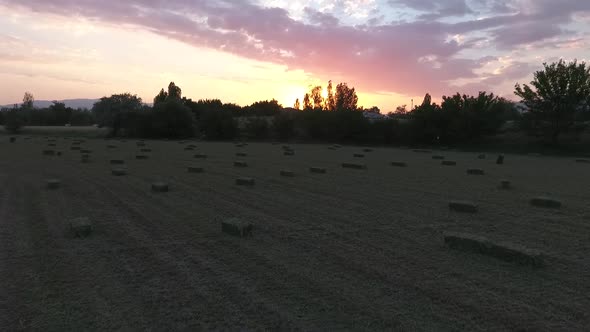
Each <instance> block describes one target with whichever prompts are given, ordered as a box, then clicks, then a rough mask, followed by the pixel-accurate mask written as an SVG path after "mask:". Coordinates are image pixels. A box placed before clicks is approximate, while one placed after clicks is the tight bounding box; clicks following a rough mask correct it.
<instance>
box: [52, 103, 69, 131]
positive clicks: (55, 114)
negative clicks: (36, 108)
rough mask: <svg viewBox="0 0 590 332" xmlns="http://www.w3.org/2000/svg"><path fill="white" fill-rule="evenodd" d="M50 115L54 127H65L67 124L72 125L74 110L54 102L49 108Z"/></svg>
mask: <svg viewBox="0 0 590 332" xmlns="http://www.w3.org/2000/svg"><path fill="white" fill-rule="evenodd" d="M48 111H49V114H50V116H51V117H52V120H53V121H52V123H51V124H52V125H58V126H63V125H64V124H66V123H70V119H71V117H72V111H73V110H72V109H71V108H69V107H66V104H64V103H60V102H58V101H53V104H52V105H51V106H49V109H48Z"/></svg>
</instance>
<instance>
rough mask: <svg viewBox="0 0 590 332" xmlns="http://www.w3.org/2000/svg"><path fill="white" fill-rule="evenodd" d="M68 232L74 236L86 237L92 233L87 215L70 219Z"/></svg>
mask: <svg viewBox="0 0 590 332" xmlns="http://www.w3.org/2000/svg"><path fill="white" fill-rule="evenodd" d="M70 233H71V234H72V236H74V237H80V238H83V237H88V236H90V234H91V233H92V223H91V222H90V219H89V218H87V217H81V218H75V219H72V220H70Z"/></svg>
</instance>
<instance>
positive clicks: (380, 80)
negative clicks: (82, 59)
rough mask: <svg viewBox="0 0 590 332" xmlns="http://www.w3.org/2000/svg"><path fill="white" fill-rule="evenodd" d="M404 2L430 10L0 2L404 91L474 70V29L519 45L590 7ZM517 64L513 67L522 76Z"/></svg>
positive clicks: (555, 32)
mask: <svg viewBox="0 0 590 332" xmlns="http://www.w3.org/2000/svg"><path fill="white" fill-rule="evenodd" d="M479 1H480V2H485V1H486V0H479ZM400 2H402V3H405V4H406V5H408V6H410V5H412V4H414V7H416V6H417V7H416V8H417V9H420V10H427V9H428V8H429V6H433V7H432V8H434V9H435V10H433V11H432V12H431V13H430V14H431V15H430V16H428V13H426V14H425V15H422V16H421V18H420V17H419V18H418V20H417V21H414V22H404V23H390V24H381V25H375V22H373V24H367V25H359V26H350V25H344V24H342V23H341V22H340V20H339V19H338V18H336V17H335V16H333V15H331V14H329V13H324V12H319V11H317V10H315V9H311V8H307V9H306V10H304V14H305V15H306V16H305V18H304V19H303V20H295V19H293V18H291V17H290V15H289V12H288V11H287V10H285V9H281V8H268V7H262V6H260V5H256V4H253V3H251V2H249V1H246V0H234V1H229V0H220V1H189V0H171V1H161V0H145V1H139V0H129V1H119V0H103V1H100V2H98V1H92V0H18V1H17V0H0V5H4V6H6V7H13V8H25V9H31V10H34V11H37V12H42V13H50V14H56V15H63V16H67V17H72V16H81V17H84V18H86V19H89V20H95V21H98V22H102V23H105V24H112V25H131V26H136V27H140V28H143V29H146V30H149V31H152V32H154V33H157V34H160V35H163V36H166V37H168V38H172V39H176V40H180V41H182V42H185V43H188V44H191V45H195V46H199V47H203V46H204V47H209V48H213V49H218V50H222V51H224V52H230V53H233V54H236V55H239V56H243V57H246V58H250V59H256V60H261V61H268V62H273V63H278V64H283V65H286V66H288V67H289V68H291V69H303V70H305V71H307V72H310V73H312V74H314V75H316V76H318V77H321V78H325V79H328V78H334V79H342V80H347V81H349V82H350V83H352V84H354V85H356V86H358V87H360V88H362V89H363V90H365V91H391V92H396V93H401V94H407V95H417V94H418V95H422V94H423V93H424V92H425V91H431V92H432V93H434V94H435V95H436V94H442V93H448V92H449V91H448V89H449V88H448V87H449V84H450V83H449V82H452V81H454V80H458V79H471V78H475V77H477V75H476V74H475V71H476V70H477V69H478V68H481V66H482V62H485V61H487V60H486V59H488V60H489V58H490V57H488V56H487V54H482V55H481V57H480V58H477V57H474V56H471V57H466V56H463V55H462V51H464V50H468V49H469V48H470V47H473V45H474V44H475V41H477V40H481V39H485V37H481V36H479V37H471V36H470V34H471V33H475V32H477V33H480V34H481V33H484V34H486V35H487V39H489V40H491V42H492V46H493V47H495V48H496V49H502V48H511V47H517V46H518V45H523V44H529V43H535V42H541V41H544V40H549V39H550V38H558V37H560V36H563V35H564V34H567V31H565V30H563V29H562V28H561V25H562V24H565V23H569V22H570V21H571V17H572V15H573V14H574V13H580V12H582V13H583V12H586V11H590V2H585V1H579V0H575V1H574V0H564V1H563V2H559V5H557V4H556V3H557V2H553V1H549V0H540V1H537V2H535V4H534V6H533V7H531V8H529V9H530V10H529V12H528V13H527V12H524V11H519V10H518V8H516V7H515V6H510V7H508V6H500V5H499V3H498V2H497V1H491V0H490V1H489V4H488V5H489V7H490V8H496V7H497V8H501V9H502V10H500V9H498V10H499V12H498V14H497V15H492V16H490V17H488V18H486V19H481V20H475V19H466V20H463V21H461V22H459V23H454V24H452V23H442V22H440V21H427V20H424V18H426V17H430V18H434V17H442V16H465V15H468V14H473V13H474V11H473V9H472V8H471V7H470V6H469V5H468V3H467V2H466V1H463V0H456V1H453V2H452V3H451V2H445V1H442V0H422V1H418V2H413V1H400V0H397V1H391V3H400ZM515 8H516V9H515ZM510 10H513V11H510ZM514 10H516V11H514ZM506 12H508V14H506ZM551 14H553V15H551ZM367 22H368V23H370V22H371V20H369V19H368V20H367ZM454 34H465V35H467V36H468V37H467V41H466V42H464V43H461V44H459V43H458V42H456V41H454V40H452V39H450V40H449V36H450V35H454ZM425 59H426V60H425ZM523 68H524V67H519V69H518V70H517V72H518V74H519V75H520V74H521V73H522V70H523ZM526 69H527V70H528V68H526ZM505 78H506V79H510V78H512V77H511V76H510V75H507V76H505ZM502 80H503V79H500V78H495V79H494V80H493V81H490V82H488V83H497V82H500V81H502Z"/></svg>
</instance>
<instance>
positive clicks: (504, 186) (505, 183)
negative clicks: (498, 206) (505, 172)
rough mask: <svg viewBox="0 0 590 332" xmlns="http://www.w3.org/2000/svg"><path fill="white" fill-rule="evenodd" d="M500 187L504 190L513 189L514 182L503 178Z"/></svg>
mask: <svg viewBox="0 0 590 332" xmlns="http://www.w3.org/2000/svg"><path fill="white" fill-rule="evenodd" d="M500 189H503V190H509V189H512V183H510V181H508V180H502V181H500Z"/></svg>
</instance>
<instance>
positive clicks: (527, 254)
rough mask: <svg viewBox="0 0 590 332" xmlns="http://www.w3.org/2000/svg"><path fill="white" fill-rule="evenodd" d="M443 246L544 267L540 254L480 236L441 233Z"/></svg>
mask: <svg viewBox="0 0 590 332" xmlns="http://www.w3.org/2000/svg"><path fill="white" fill-rule="evenodd" d="M443 237H444V241H445V244H446V245H448V246H449V248H451V249H458V250H463V251H467V252H472V253H477V254H482V255H486V256H490V257H494V258H498V259H501V260H504V261H507V262H515V263H518V264H522V265H530V266H534V267H540V266H543V265H544V259H543V255H542V254H541V252H539V251H537V250H531V249H528V248H525V247H522V246H516V245H513V244H509V243H502V242H499V243H495V242H492V241H490V240H488V239H487V238H485V237H482V236H475V235H471V234H465V233H455V232H445V233H443Z"/></svg>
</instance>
